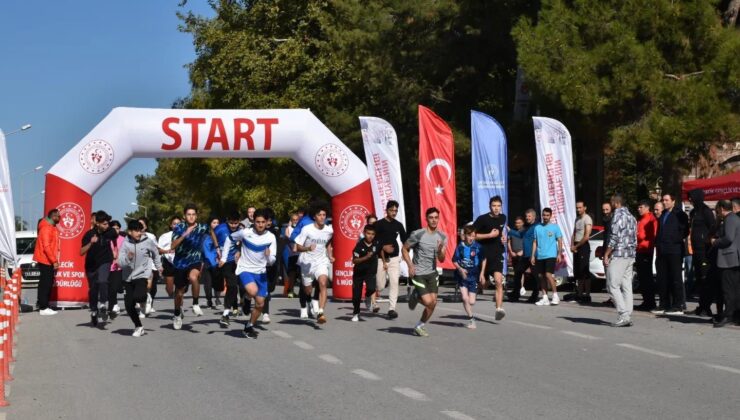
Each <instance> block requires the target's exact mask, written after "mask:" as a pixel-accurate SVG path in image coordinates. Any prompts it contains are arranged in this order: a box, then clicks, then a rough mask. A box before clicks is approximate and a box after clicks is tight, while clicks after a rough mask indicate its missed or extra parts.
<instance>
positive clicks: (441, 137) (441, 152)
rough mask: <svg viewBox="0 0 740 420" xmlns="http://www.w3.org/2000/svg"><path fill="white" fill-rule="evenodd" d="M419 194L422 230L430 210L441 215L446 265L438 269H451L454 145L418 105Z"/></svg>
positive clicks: (433, 117)
mask: <svg viewBox="0 0 740 420" xmlns="http://www.w3.org/2000/svg"><path fill="white" fill-rule="evenodd" d="M419 194H420V203H421V206H420V207H421V211H420V215H421V221H422V223H421V224H422V226H426V221H425V216H424V214H425V212H426V209H427V208H429V207H436V208H438V209H439V211H440V215H439V227H438V228H437V229H439V230H440V231H442V232H444V234H445V235H447V249H446V250H445V261H444V262H443V263H441V264H438V267H442V268H448V269H452V268H454V266H453V265H452V255H453V253H454V252H455V247H456V246H457V190H456V189H455V142H454V140H453V138H452V130H450V127H449V126H448V125H447V123H446V122H444V120H442V119H441V118H439V116H437V114H435V113H434V112H432V110H430V109H429V108H426V107H424V106H421V105H419Z"/></svg>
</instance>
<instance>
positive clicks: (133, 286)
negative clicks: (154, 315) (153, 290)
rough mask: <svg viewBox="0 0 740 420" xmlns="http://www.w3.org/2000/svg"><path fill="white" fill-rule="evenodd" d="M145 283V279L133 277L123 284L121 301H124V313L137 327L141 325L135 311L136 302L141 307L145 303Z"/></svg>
mask: <svg viewBox="0 0 740 420" xmlns="http://www.w3.org/2000/svg"><path fill="white" fill-rule="evenodd" d="M146 283H147V279H134V280H131V281H130V282H126V284H124V286H123V288H124V291H125V293H126V295H125V296H124V297H123V301H124V302H125V303H126V313H127V314H128V316H129V317H130V318H131V321H133V322H134V325H135V326H137V327H141V319H139V314H138V313H137V312H136V304H137V303H138V304H139V305H141V306H142V307H143V306H144V304H145V303H146Z"/></svg>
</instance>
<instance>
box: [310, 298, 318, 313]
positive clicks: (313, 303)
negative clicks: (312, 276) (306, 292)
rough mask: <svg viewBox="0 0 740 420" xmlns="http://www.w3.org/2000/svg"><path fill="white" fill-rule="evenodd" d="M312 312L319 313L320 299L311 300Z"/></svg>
mask: <svg viewBox="0 0 740 420" xmlns="http://www.w3.org/2000/svg"><path fill="white" fill-rule="evenodd" d="M311 313H312V314H318V313H319V301H318V300H311Z"/></svg>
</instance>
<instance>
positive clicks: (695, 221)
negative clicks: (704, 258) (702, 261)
mask: <svg viewBox="0 0 740 420" xmlns="http://www.w3.org/2000/svg"><path fill="white" fill-rule="evenodd" d="M689 198H690V199H691V203H692V204H693V206H694V208H693V209H692V210H691V213H689V226H690V227H691V248H693V250H694V254H698V253H702V254H703V253H705V252H706V250H707V248H708V247H709V246H710V242H709V240H710V239H711V237H712V234H713V233H714V230H715V228H716V223H717V221H716V219H715V218H714V212H713V211H712V209H710V208H709V207H708V206H707V205H706V204H704V190H702V189H701V188H697V189H693V190H691V191H689Z"/></svg>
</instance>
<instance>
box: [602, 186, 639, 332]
mask: <svg viewBox="0 0 740 420" xmlns="http://www.w3.org/2000/svg"><path fill="white" fill-rule="evenodd" d="M611 204H612V208H614V214H613V216H612V222H611V230H610V234H609V246H608V247H607V249H606V253H605V254H604V266H605V267H606V269H607V272H608V275H607V276H606V278H607V288H608V289H609V294H610V295H611V297H612V300H613V301H614V306H615V307H616V308H617V313H618V314H619V318H617V322H615V323H613V324H612V327H630V326H632V266H633V265H634V264H635V251H636V247H637V223H636V222H635V218H634V217H633V216H632V215H631V214H630V212H629V210H627V208H626V207H624V206H623V205H624V198H622V196H621V195H620V194H614V195H613V196H612V199H611Z"/></svg>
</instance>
